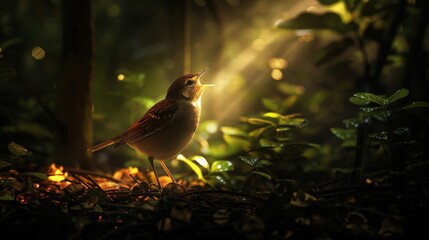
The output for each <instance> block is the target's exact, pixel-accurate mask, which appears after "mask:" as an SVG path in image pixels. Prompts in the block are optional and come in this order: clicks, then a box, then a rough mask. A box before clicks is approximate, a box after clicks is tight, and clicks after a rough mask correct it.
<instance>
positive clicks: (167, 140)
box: [88, 70, 211, 188]
mask: <svg viewBox="0 0 429 240" xmlns="http://www.w3.org/2000/svg"><path fill="white" fill-rule="evenodd" d="M204 72H205V70H204V71H202V72H201V73H198V74H188V75H185V76H182V77H180V78H178V79H176V80H175V81H174V82H173V83H172V84H171V86H170V87H169V88H168V91H167V95H166V97H165V99H163V100H161V101H160V102H158V103H156V104H155V105H154V106H153V107H151V108H150V109H149V110H148V111H147V112H146V113H145V114H144V115H143V117H142V118H140V119H139V120H138V121H136V122H135V123H133V124H132V125H131V126H130V128H129V129H128V130H127V131H126V132H124V133H123V134H121V135H118V136H116V137H114V138H111V139H109V140H107V141H105V142H102V143H100V144H97V145H95V146H93V147H91V148H89V149H88V151H91V152H95V151H98V150H100V149H103V148H105V147H108V146H111V145H114V146H115V147H117V146H120V145H123V144H127V145H128V146H130V147H132V148H134V149H136V150H138V151H140V152H142V153H144V154H146V155H147V156H148V159H149V162H150V164H151V166H152V168H153V170H154V172H155V175H156V178H157V181H158V185H159V187H160V188H162V187H161V185H160V184H159V180H158V174H157V172H156V169H155V167H154V165H153V160H154V159H158V160H160V163H161V166H162V167H163V168H164V170H165V171H166V172H167V174H168V175H169V176H170V177H171V179H172V180H173V181H175V180H174V178H173V176H172V175H171V173H170V171H169V170H168V168H167V167H166V166H165V164H164V162H163V161H164V160H170V159H173V158H174V157H176V156H177V155H178V154H179V153H180V151H182V149H183V148H184V147H186V145H187V144H188V143H189V141H190V140H191V139H192V137H193V136H194V133H195V131H196V130H197V127H198V123H199V120H200V112H201V95H202V93H203V91H204V88H205V87H207V86H211V85H202V84H201V83H200V80H199V78H200V77H201V75H202V74H203V73H204Z"/></svg>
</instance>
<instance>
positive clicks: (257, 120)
mask: <svg viewBox="0 0 429 240" xmlns="http://www.w3.org/2000/svg"><path fill="white" fill-rule="evenodd" d="M247 122H248V123H250V124H253V125H272V126H275V124H274V123H273V122H271V121H268V120H265V119H262V118H248V119H247Z"/></svg>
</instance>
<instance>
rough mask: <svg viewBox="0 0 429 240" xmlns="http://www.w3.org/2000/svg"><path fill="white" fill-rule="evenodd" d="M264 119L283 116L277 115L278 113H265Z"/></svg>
mask: <svg viewBox="0 0 429 240" xmlns="http://www.w3.org/2000/svg"><path fill="white" fill-rule="evenodd" d="M264 117H269V118H281V117H282V115H281V114H280V113H276V112H267V113H264Z"/></svg>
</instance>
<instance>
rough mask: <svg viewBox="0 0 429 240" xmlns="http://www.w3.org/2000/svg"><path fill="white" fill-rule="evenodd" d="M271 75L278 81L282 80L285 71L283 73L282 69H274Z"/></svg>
mask: <svg viewBox="0 0 429 240" xmlns="http://www.w3.org/2000/svg"><path fill="white" fill-rule="evenodd" d="M271 77H272V78H273V79H274V80H277V81H278V80H281V79H282V78H283V73H282V71H281V70H280V69H273V70H272V71H271Z"/></svg>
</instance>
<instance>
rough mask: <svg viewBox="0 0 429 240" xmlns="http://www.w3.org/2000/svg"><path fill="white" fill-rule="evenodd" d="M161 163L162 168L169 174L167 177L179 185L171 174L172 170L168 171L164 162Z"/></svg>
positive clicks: (160, 161)
mask: <svg viewBox="0 0 429 240" xmlns="http://www.w3.org/2000/svg"><path fill="white" fill-rule="evenodd" d="M159 163H160V164H161V166H162V168H164V171H165V172H166V173H167V175H168V176H169V177H170V178H171V181H173V182H174V183H177V182H176V179H174V177H173V174H171V172H170V170H168V168H167V165H165V163H164V161H162V160H159Z"/></svg>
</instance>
